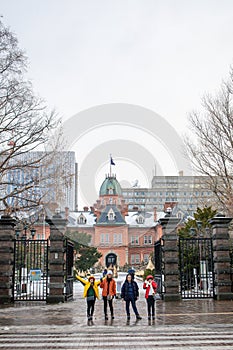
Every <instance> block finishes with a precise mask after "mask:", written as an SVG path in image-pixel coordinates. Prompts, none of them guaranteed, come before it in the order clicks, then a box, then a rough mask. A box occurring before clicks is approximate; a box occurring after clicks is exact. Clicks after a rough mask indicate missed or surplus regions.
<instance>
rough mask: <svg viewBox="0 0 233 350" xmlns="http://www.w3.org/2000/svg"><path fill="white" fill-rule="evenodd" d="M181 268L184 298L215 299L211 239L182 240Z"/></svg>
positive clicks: (181, 287) (181, 288)
mask: <svg viewBox="0 0 233 350" xmlns="http://www.w3.org/2000/svg"><path fill="white" fill-rule="evenodd" d="M179 267H180V290H181V295H182V298H186V299H190V298H213V297H214V269H213V249H212V239H211V238H180V239H179Z"/></svg>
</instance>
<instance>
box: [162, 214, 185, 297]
mask: <svg viewBox="0 0 233 350" xmlns="http://www.w3.org/2000/svg"><path fill="white" fill-rule="evenodd" d="M179 221H180V219H178V218H176V217H172V216H165V217H164V218H161V219H160V220H159V223H160V225H161V226H162V229H163V236H162V240H163V248H162V249H163V264H164V266H163V270H164V286H165V294H164V296H163V299H164V301H177V300H181V294H180V293H179V287H180V281H179V267H178V263H179V256H178V253H179V248H178V237H177V232H176V227H177V225H178V223H179Z"/></svg>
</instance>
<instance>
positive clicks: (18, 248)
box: [12, 239, 48, 301]
mask: <svg viewBox="0 0 233 350" xmlns="http://www.w3.org/2000/svg"><path fill="white" fill-rule="evenodd" d="M47 290H48V240H33V239H20V240H15V242H14V269H13V293H12V295H13V301H17V300H18V301H23V300H26V301H43V300H46V297H47Z"/></svg>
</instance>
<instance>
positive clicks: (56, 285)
mask: <svg viewBox="0 0 233 350" xmlns="http://www.w3.org/2000/svg"><path fill="white" fill-rule="evenodd" d="M46 222H47V223H48V224H49V225H50V249H49V295H48V296H47V300H46V301H47V303H59V302H64V301H65V294H64V287H65V281H64V277H65V246H64V240H65V238H64V231H65V226H66V220H64V219H62V217H61V216H60V215H58V214H56V215H54V216H53V217H52V218H51V219H46Z"/></svg>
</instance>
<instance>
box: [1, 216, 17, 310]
mask: <svg viewBox="0 0 233 350" xmlns="http://www.w3.org/2000/svg"><path fill="white" fill-rule="evenodd" d="M14 226H15V220H14V219H12V218H11V217H10V216H2V217H1V219H0V304H8V303H11V302H13V265H14V238H15V231H14Z"/></svg>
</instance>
